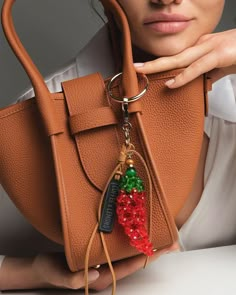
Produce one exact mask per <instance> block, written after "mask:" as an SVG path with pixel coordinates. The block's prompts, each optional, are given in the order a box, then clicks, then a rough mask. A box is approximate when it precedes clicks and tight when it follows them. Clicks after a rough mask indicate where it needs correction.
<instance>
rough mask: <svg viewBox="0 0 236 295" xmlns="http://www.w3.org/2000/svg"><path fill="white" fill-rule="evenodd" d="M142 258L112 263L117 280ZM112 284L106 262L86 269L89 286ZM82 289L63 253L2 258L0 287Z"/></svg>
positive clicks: (81, 275) (79, 276) (98, 287)
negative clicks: (94, 267)
mask: <svg viewBox="0 0 236 295" xmlns="http://www.w3.org/2000/svg"><path fill="white" fill-rule="evenodd" d="M177 249H179V246H178V244H177V243H175V244H173V245H172V246H171V247H170V248H168V249H165V250H161V251H158V252H156V253H155V255H153V257H151V258H150V261H153V260H154V259H157V258H158V257H160V256H161V255H162V254H165V253H167V252H171V251H174V250H177ZM144 262H145V257H144V256H143V255H142V256H141V255H139V256H137V257H134V258H128V259H125V260H122V261H120V262H116V263H114V264H113V266H114V270H115V273H116V278H117V280H120V279H122V278H124V277H126V276H129V275H130V274H132V273H134V272H136V271H137V270H139V269H140V268H142V267H143V265H144ZM111 283H112V277H111V273H110V270H109V268H108V266H107V265H103V266H101V268H99V269H98V270H95V269H93V268H90V269H89V288H90V289H93V290H97V291H98V290H103V289H105V288H106V287H108V286H109V285H110V284H111ZM39 288H40V289H42V288H62V289H73V290H76V289H82V288H84V271H78V272H74V273H73V272H71V271H70V270H69V268H68V266H67V264H66V259H65V256H64V254H63V253H54V254H38V255H37V256H35V257H8V256H6V257H5V259H4V260H3V264H2V267H1V269H0V290H21V289H39Z"/></svg>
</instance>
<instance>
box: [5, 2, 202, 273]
mask: <svg viewBox="0 0 236 295" xmlns="http://www.w3.org/2000/svg"><path fill="white" fill-rule="evenodd" d="M13 2H14V1H13V0H5V1H4V5H3V13H2V18H3V27H4V31H5V34H6V37H7V38H8V41H9V43H10V45H11V46H12V49H13V51H14V52H15V54H16V56H17V57H18V59H19V60H20V62H21V63H22V64H23V66H24V68H25V69H26V72H27V73H28V75H29V77H30V79H31V81H32V84H33V86H34V89H35V90H36V91H35V93H36V96H35V98H32V99H30V100H27V101H23V102H20V103H17V104H15V105H11V106H9V107H6V108H3V109H1V110H0V138H1V145H0V182H1V184H2V185H3V187H4V189H5V190H6V192H7V193H8V195H9V196H10V198H11V199H12V201H13V202H14V203H15V205H16V206H17V207H18V208H19V210H20V211H21V212H22V213H23V214H24V215H25V217H26V218H27V219H28V220H29V222H31V223H32V224H33V226H35V228H36V229H37V230H39V231H40V232H41V233H43V234H44V235H45V236H47V237H48V238H50V239H52V240H54V241H56V242H58V243H60V244H64V245H65V251H66V257H67V262H68V265H69V267H70V269H71V271H77V270H79V269H82V268H83V267H84V256H85V251H86V249H87V246H88V241H89V239H90V237H91V234H92V231H93V229H94V226H95V224H96V222H97V211H98V204H99V201H100V196H101V193H102V191H103V189H104V186H105V183H106V182H107V180H108V178H109V177H110V174H111V172H112V170H113V169H114V167H115V165H116V163H117V159H118V155H119V150H120V148H121V145H122V143H123V140H124V138H123V134H122V131H121V128H120V122H121V121H122V114H121V108H120V104H118V103H116V102H114V101H111V100H110V99H109V97H108V95H107V91H106V85H107V83H108V80H107V81H105V82H104V81H103V80H102V78H101V76H100V75H99V74H93V75H90V76H86V77H82V78H77V79H74V80H71V81H67V82H64V83H63V92H62V93H53V94H51V93H50V92H49V91H48V89H47V87H46V84H45V83H44V81H43V79H42V77H41V75H40V73H39V72H38V70H37V68H36V67H35V66H34V65H33V63H32V61H31V59H30V58H29V56H28V54H27V53H26V51H25V49H24V47H23V45H22V44H21V42H20V40H19V38H18V37H17V35H16V33H15V31H14V27H13V23H12V18H11V15H10V12H11V8H12V5H13ZM102 2H103V4H104V6H105V7H106V9H110V10H111V12H112V13H114V15H115V16H116V17H118V19H120V22H121V27H122V28H123V33H124V43H125V48H124V67H123V71H124V74H123V76H122V78H121V79H120V80H117V81H116V83H114V85H113V89H112V91H113V93H114V94H115V95H119V96H123V92H124V93H125V94H126V95H128V96H132V95H135V94H137V93H138V92H139V91H140V90H141V89H143V87H144V84H143V83H144V82H143V80H142V79H137V76H136V74H135V71H134V68H133V66H132V50H131V41H130V34H129V29H128V24H127V20H126V18H125V15H124V13H123V12H122V10H121V8H120V6H119V5H118V4H117V2H116V1H114V0H110V1H109V0H107V1H106V0H104V1H102ZM179 71H181V70H176V71H171V72H165V73H160V74H153V75H150V76H149V77H148V79H149V81H150V86H149V90H148V91H147V93H146V94H145V95H144V96H143V97H142V98H141V99H140V101H139V102H135V103H132V104H131V105H130V109H131V115H130V116H131V122H132V125H133V128H132V142H133V143H134V145H135V147H136V149H137V151H138V152H139V153H140V154H142V155H143V157H144V158H145V160H146V162H147V165H148V168H149V170H150V174H151V178H152V183H153V212H154V214H153V219H152V227H153V233H152V237H153V243H154V246H155V247H156V248H157V249H163V248H166V247H169V246H171V245H172V244H173V243H174V242H175V241H176V240H177V230H176V226H175V223H174V217H175V216H176V215H177V213H178V212H179V210H180V209H181V208H182V206H183V204H184V202H185V200H186V198H187V196H188V193H189V192H190V189H191V186H192V182H193V178H194V175H195V171H196V168H197V162H198V159H199V155H200V149H201V143H202V137H203V122H204V113H205V106H206V105H207V101H206V96H205V92H206V89H205V88H206V85H207V83H206V81H205V77H204V76H201V77H199V78H197V79H196V80H194V81H192V82H191V83H189V84H188V85H186V86H184V87H182V88H180V89H176V90H170V89H168V88H167V87H165V85H164V83H165V81H166V80H167V79H170V78H173V77H174V76H175V75H176V74H177V73H178V72H179ZM136 166H137V169H138V171H139V174H140V176H141V177H142V178H143V179H144V181H145V180H147V175H145V173H144V169H143V167H142V164H141V163H139V161H138V160H137V163H136ZM145 183H147V181H145ZM146 189H147V190H148V187H147V188H146ZM147 208H148V209H149V203H148V202H147ZM106 240H107V245H108V249H109V252H110V254H111V259H112V260H113V261H116V260H120V259H123V258H127V257H130V256H134V255H138V254H139V253H138V252H137V251H136V250H135V249H134V248H132V247H131V246H129V243H128V240H127V238H126V236H125V235H124V233H123V229H122V228H120V226H119V225H118V224H117V223H116V224H115V228H114V230H113V232H112V234H109V235H106ZM105 262H106V259H105V255H104V251H103V248H102V244H101V240H100V238H99V235H97V236H96V237H95V241H94V244H93V247H92V251H91V256H90V262H89V265H90V266H93V265H97V264H102V263H105Z"/></svg>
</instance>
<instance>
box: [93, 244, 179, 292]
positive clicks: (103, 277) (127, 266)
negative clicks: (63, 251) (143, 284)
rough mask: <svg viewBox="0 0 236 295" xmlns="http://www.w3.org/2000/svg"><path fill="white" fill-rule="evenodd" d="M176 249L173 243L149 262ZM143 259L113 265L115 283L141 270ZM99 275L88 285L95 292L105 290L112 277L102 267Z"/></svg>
mask: <svg viewBox="0 0 236 295" xmlns="http://www.w3.org/2000/svg"><path fill="white" fill-rule="evenodd" d="M177 249H179V245H178V243H174V244H173V245H172V246H171V247H170V248H167V249H164V250H160V251H158V252H156V253H155V254H154V255H153V256H152V257H150V258H149V261H150V262H151V261H153V260H156V259H157V258H159V257H160V256H161V255H163V254H165V253H167V252H171V251H175V250H177ZM145 259H146V258H145V256H143V255H138V256H135V257H132V258H127V259H124V260H121V261H119V262H116V263H114V264H113V267H114V271H115V274H116V279H117V281H118V280H120V279H123V278H125V277H127V276H129V275H131V274H132V273H134V272H136V271H138V270H139V269H141V268H143V266H144V263H145ZM99 273H100V276H99V279H98V280H97V281H96V282H94V283H92V284H90V288H91V289H95V290H97V291H99V290H103V289H105V288H106V287H108V286H109V285H110V284H111V283H112V277H111V273H110V270H109V268H108V266H102V267H101V269H99Z"/></svg>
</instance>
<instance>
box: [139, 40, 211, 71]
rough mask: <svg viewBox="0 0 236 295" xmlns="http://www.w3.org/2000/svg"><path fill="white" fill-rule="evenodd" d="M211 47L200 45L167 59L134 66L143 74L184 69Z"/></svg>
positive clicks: (161, 58) (162, 58)
mask: <svg viewBox="0 0 236 295" xmlns="http://www.w3.org/2000/svg"><path fill="white" fill-rule="evenodd" d="M210 50H211V46H210V45H209V44H208V43H207V44H204V45H203V44H200V45H197V46H194V47H190V48H188V49H186V50H184V51H183V52H181V53H179V54H177V55H174V56H169V57H160V58H158V59H155V60H153V61H149V62H146V63H137V64H134V66H135V68H136V71H137V72H140V73H143V74H153V73H158V72H164V71H169V70H173V69H178V68H184V67H187V66H189V65H190V64H192V63H193V62H194V61H196V60H198V59H200V58H201V57H202V56H204V55H205V54H207V53H209V52H210Z"/></svg>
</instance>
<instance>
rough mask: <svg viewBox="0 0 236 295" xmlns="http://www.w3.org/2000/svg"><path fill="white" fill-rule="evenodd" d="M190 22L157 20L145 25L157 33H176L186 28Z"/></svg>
mask: <svg viewBox="0 0 236 295" xmlns="http://www.w3.org/2000/svg"><path fill="white" fill-rule="evenodd" d="M189 24H190V21H178V22H177V21H169V22H168V21H165V22H162V21H158V22H154V23H149V24H145V26H146V27H149V28H150V29H153V30H154V31H156V32H158V33H168V34H171V33H178V32H181V31H183V30H184V29H186V28H187V27H188V26H189Z"/></svg>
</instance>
